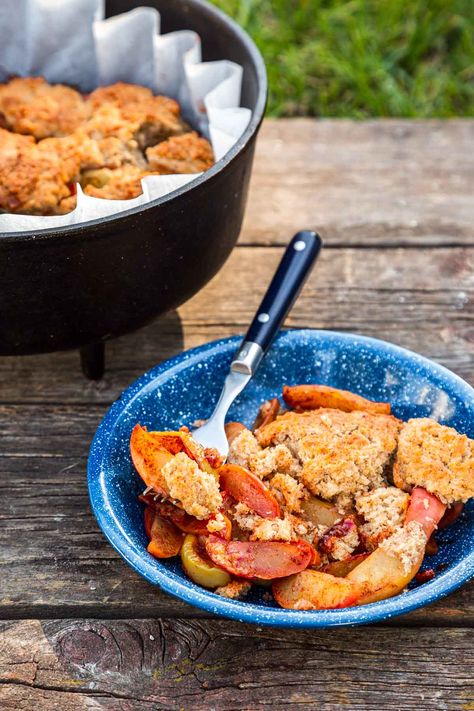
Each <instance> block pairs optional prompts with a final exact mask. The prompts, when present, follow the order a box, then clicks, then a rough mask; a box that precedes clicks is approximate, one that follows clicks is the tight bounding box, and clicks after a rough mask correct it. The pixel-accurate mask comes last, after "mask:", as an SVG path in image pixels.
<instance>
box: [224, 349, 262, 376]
mask: <svg viewBox="0 0 474 711" xmlns="http://www.w3.org/2000/svg"><path fill="white" fill-rule="evenodd" d="M263 355H264V354H263V349H262V347H261V346H259V345H258V343H254V342H253V341H243V343H242V345H241V346H240V348H239V350H238V352H237V354H236V356H235V358H234V360H233V361H232V363H231V365H230V369H231V371H233V372H234V373H244V374H245V375H254V373H255V371H256V370H257V368H258V366H259V365H260V361H261V360H262V358H263Z"/></svg>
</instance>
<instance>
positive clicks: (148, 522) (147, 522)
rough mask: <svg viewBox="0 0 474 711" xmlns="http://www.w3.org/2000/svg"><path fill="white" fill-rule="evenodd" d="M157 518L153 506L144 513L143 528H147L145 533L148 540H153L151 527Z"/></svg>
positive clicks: (148, 507)
mask: <svg viewBox="0 0 474 711" xmlns="http://www.w3.org/2000/svg"><path fill="white" fill-rule="evenodd" d="M154 518H155V512H154V510H153V509H152V507H151V506H147V507H146V508H145V511H144V512H143V526H144V528H145V533H146V535H147V538H148V539H151V527H152V525H153V519H154Z"/></svg>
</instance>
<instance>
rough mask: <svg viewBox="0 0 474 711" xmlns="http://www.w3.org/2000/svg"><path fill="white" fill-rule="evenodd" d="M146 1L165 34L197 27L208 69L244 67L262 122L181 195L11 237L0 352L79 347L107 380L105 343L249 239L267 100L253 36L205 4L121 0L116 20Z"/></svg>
mask: <svg viewBox="0 0 474 711" xmlns="http://www.w3.org/2000/svg"><path fill="white" fill-rule="evenodd" d="M143 5H147V6H150V7H155V8H156V9H157V10H159V12H160V14H161V18H162V24H161V31H162V32H170V31H172V30H178V29H191V30H195V31H196V32H198V33H199V35H200V36H201V39H202V51H203V59H204V61H209V60H217V59H230V60H233V61H235V62H237V63H239V64H240V65H241V66H243V69H244V73H243V86H242V105H243V106H247V107H249V108H250V109H252V119H251V121H250V124H249V126H248V127H247V129H246V131H245V133H244V134H243V136H242V138H241V139H240V140H239V141H238V143H237V144H236V145H235V146H234V147H233V148H232V150H231V151H229V153H228V154H227V155H226V156H224V158H222V159H221V160H220V161H218V163H216V165H214V166H213V167H212V168H211V169H210V170H208V171H207V172H206V173H204V174H203V175H202V176H201V177H199V178H197V179H196V180H194V181H193V183H192V184H191V185H189V186H185V187H183V188H181V189H179V190H177V191H175V192H174V193H172V194H171V195H170V196H166V197H164V198H159V199H157V200H153V201H152V202H150V203H149V204H147V205H146V206H145V207H137V208H132V209H131V210H127V211H126V212H122V213H120V214H119V215H117V216H111V217H104V218H100V219H97V220H93V221H90V222H86V223H83V224H78V225H77V226H71V227H64V228H60V229H45V230H38V231H36V232H21V233H20V232H17V233H5V234H0V272H1V278H0V355H20V354H32V353H44V352H48V351H55V350H64V349H69V348H80V349H81V356H82V365H83V369H84V372H85V373H86V375H88V376H89V377H95V378H97V377H100V376H101V374H102V370H103V352H104V342H105V341H106V340H107V339H109V338H112V337H114V336H119V335H121V334H124V333H127V332H129V331H132V330H134V329H136V328H139V327H141V326H143V325H145V324H146V323H147V322H149V321H150V320H151V319H153V318H154V317H155V316H158V315H159V314H162V313H164V312H165V311H168V310H169V309H173V308H176V307H177V306H179V305H180V304H182V303H183V302H184V301H186V300H187V299H189V298H190V297H191V296H193V294H195V293H196V292H197V291H198V290H199V289H201V288H202V287H203V286H204V284H206V283H207V282H208V281H209V279H211V277H213V276H214V274H216V272H217V271H218V270H219V269H220V267H221V266H222V264H223V263H224V261H225V260H226V258H227V257H228V255H229V254H230V252H231V250H232V248H233V246H234V244H235V242H236V240H237V237H238V235H239V232H240V228H241V224H242V219H243V215H244V209H245V204H246V199H247V191H248V183H249V178H250V172H251V168H252V161H253V153H254V147H255V140H256V136H257V132H258V129H259V127H260V123H261V121H262V117H263V113H264V109H265V102H266V92H267V85H266V74H265V67H264V64H263V60H262V58H261V56H260V54H259V52H258V50H257V48H256V47H255V45H254V44H253V42H252V41H251V40H250V38H249V37H248V36H247V35H246V34H245V32H243V30H241V29H240V28H239V27H238V25H236V24H235V23H234V22H233V21H232V20H230V19H229V18H228V17H227V16H226V15H224V14H223V13H221V12H220V11H218V10H217V9H215V8H214V7H212V6H211V5H208V4H207V3H205V2H202V1H201V0H173V1H172V2H170V0H151V1H148V2H146V0H145V1H144V0H134V1H132V2H130V0H115V1H112V0H111V1H110V2H107V3H106V12H107V15H108V16H110V15H115V14H118V13H121V12H126V11H127V10H131V9H132V8H134V7H138V6H143Z"/></svg>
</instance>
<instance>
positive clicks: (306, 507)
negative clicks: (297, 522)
mask: <svg viewBox="0 0 474 711" xmlns="http://www.w3.org/2000/svg"><path fill="white" fill-rule="evenodd" d="M301 510H302V512H303V514H304V515H305V516H306V518H307V519H308V521H310V522H311V523H313V524H314V525H315V526H326V527H327V528H331V526H333V525H334V524H335V523H336V521H339V520H340V519H341V518H342V515H341V514H340V513H339V511H338V510H337V508H336V507H335V506H334V504H330V503H329V502H328V501H323V500H322V499H318V498H316V496H310V497H309V498H307V499H306V501H303V503H302V505H301Z"/></svg>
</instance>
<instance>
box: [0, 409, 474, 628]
mask: <svg viewBox="0 0 474 711" xmlns="http://www.w3.org/2000/svg"><path fill="white" fill-rule="evenodd" d="M101 414H102V408H101V407H98V406H95V407H92V406H88V407H77V406H66V405H63V406H57V405H41V406H39V405H25V406H16V407H13V406H10V407H1V408H0V420H1V421H2V430H1V432H0V437H1V441H2V444H3V447H4V450H3V456H0V494H1V495H0V581H1V583H0V619H1V618H3V619H9V618H21V617H25V616H35V617H71V616H79V617H81V616H97V617H103V616H110V617H132V616H133V617H155V616H160V615H161V616H173V615H181V616H193V615H196V614H198V615H202V614H203V613H200V612H198V611H196V610H194V609H193V608H191V607H189V606H188V605H186V604H185V603H182V602H180V601H178V600H175V599H174V598H172V597H169V596H168V595H166V594H165V593H162V592H161V591H160V590H159V589H158V588H156V587H153V586H152V585H150V584H149V583H147V582H146V581H145V580H143V579H142V578H141V577H140V576H138V575H137V574H136V573H135V572H134V571H133V570H132V569H131V568H129V566H128V565H126V564H125V563H124V562H123V561H122V560H121V559H120V558H119V557H118V555H117V554H116V553H115V552H114V551H113V549H112V547H111V546H110V545H109V544H108V543H107V541H106V540H105V538H104V536H103V534H102V533H101V531H100V530H99V529H98V527H97V524H96V522H95V519H94V518H93V516H92V513H91V512H90V509H89V502H88V497H87V490H86V482H85V480H86V457H87V451H88V447H89V442H90V439H91V437H92V435H93V432H94V430H95V428H96V426H97V424H98V422H99V419H100V416H101ZM18 423H21V428H20V429H19V426H18ZM473 592H474V584H470V585H466V586H464V587H463V588H462V589H461V590H459V591H457V592H456V593H454V594H453V595H450V596H449V597H448V598H445V599H442V600H440V601H438V602H437V603H435V604H434V605H432V606H430V607H427V608H425V609H421V610H417V611H415V612H413V613H411V614H410V615H408V616H407V617H406V618H404V619H405V622H404V624H410V625H426V624H430V625H435V626H465V627H467V626H469V625H472V624H474V595H473ZM393 623H394V624H399V621H398V620H395V621H394V622H393Z"/></svg>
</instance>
